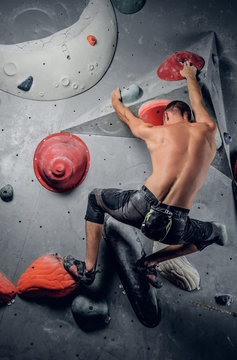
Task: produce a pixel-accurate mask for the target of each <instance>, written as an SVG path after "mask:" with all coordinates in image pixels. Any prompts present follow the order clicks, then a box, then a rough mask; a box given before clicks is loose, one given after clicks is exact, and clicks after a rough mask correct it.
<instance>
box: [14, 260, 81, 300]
mask: <svg viewBox="0 0 237 360" xmlns="http://www.w3.org/2000/svg"><path fill="white" fill-rule="evenodd" d="M78 285H79V282H76V281H75V280H74V279H73V277H72V276H71V275H70V274H69V273H68V272H67V271H66V270H65V268H64V266H63V258H62V257H61V256H59V255H56V254H47V255H43V256H41V257H40V258H38V259H37V260H36V261H35V262H33V264H31V265H30V267H29V268H28V269H27V270H26V271H25V272H24V274H22V275H21V277H20V279H19V281H18V284H17V293H18V295H22V296H24V297H41V296H49V297H53V298H60V297H63V296H66V295H69V294H71V293H72V292H73V291H74V290H75V289H76V288H77V286H78Z"/></svg>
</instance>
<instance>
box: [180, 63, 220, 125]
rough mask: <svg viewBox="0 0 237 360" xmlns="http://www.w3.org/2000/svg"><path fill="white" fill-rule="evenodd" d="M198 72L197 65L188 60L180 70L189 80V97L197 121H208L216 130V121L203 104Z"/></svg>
mask: <svg viewBox="0 0 237 360" xmlns="http://www.w3.org/2000/svg"><path fill="white" fill-rule="evenodd" d="M196 73H197V69H196V67H195V66H192V65H190V63H189V62H188V61H187V62H185V63H184V67H183V70H181V71H180V74H181V75H182V76H183V77H185V78H186V80H187V85H188V91H189V99H190V103H191V107H192V110H193V112H194V116H195V120H196V122H200V123H201V122H203V123H206V124H207V125H208V126H209V127H210V128H211V130H213V131H214V130H216V123H215V121H214V120H213V119H212V118H211V116H210V115H209V114H208V112H207V110H206V109H205V107H204V105H203V100H202V92H201V89H200V86H199V85H198V82H197V79H196Z"/></svg>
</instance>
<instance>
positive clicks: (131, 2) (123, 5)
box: [112, 0, 146, 14]
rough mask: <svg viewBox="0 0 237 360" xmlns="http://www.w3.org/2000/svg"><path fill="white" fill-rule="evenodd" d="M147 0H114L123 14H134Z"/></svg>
mask: <svg viewBox="0 0 237 360" xmlns="http://www.w3.org/2000/svg"><path fill="white" fill-rule="evenodd" d="M145 2H146V0H112V3H113V4H114V6H115V7H116V8H117V9H118V10H119V11H120V12H121V13H123V14H133V13H135V12H137V11H139V10H141V8H142V7H143V6H144V4H145Z"/></svg>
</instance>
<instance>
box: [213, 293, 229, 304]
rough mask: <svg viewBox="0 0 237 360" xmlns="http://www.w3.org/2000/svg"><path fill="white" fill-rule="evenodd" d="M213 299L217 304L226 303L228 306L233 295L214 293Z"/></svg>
mask: <svg viewBox="0 0 237 360" xmlns="http://www.w3.org/2000/svg"><path fill="white" fill-rule="evenodd" d="M215 300H216V303H217V304H218V305H228V306H229V305H230V304H231V303H232V302H233V297H232V296H231V295H229V294H226V295H216V296H215Z"/></svg>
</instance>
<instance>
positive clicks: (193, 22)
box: [0, 0, 237, 360]
mask: <svg viewBox="0 0 237 360" xmlns="http://www.w3.org/2000/svg"><path fill="white" fill-rule="evenodd" d="M92 2H93V1H80V6H79V2H78V3H77V2H76V1H72V0H60V2H59V1H58V0H52V1H50V3H49V2H48V1H46V0H40V1H37V2H36V1H34V0H25V1H24V2H23V1H18V0H15V1H14V0H12V1H11V2H9V1H6V0H2V1H1V4H0V13H1V15H0V16H1V23H0V29H1V31H0V40H1V41H0V43H1V44H4V49H6V48H8V46H12V45H13V44H14V43H15V44H16V43H17V44H19V43H22V42H25V41H27V42H28V41H32V40H35V41H36V42H37V44H38V43H39V40H38V39H44V38H45V37H50V38H52V37H54V35H55V34H57V33H58V32H60V33H61V31H64V30H65V29H67V28H70V29H71V28H73V26H74V24H76V22H77V21H78V19H79V22H80V21H82V23H83V24H85V28H84V29H82V28H81V32H80V34H84V31H85V38H84V40H85V44H86V46H88V49H89V51H91V52H93V53H95V52H96V51H97V50H98V49H99V46H100V45H101V46H102V47H103V46H105V47H106V46H108V43H106V44H104V43H103V44H101V43H100V34H98V33H95V32H92V31H90V32H89V31H86V29H87V27H86V26H87V24H88V22H90V20H92V19H94V21H95V22H96V19H97V16H95V17H93V16H92V17H91V19H86V18H84V15H85V12H87V11H88V7H89V9H91V10H93V9H96V8H97V5H96V4H98V1H94V2H93V4H92ZM100 3H101V9H102V8H103V9H104V10H103V12H104V15H105V14H106V13H108V14H109V15H111V16H109V19H106V20H105V21H104V16H103V14H102V13H101V11H100V9H99V10H98V19H99V18H100V19H101V21H102V25H104V26H102V27H103V30H102V31H107V33H108V34H107V33H106V36H107V35H108V39H109V40H108V41H109V42H110V41H111V45H112V50H111V47H109V52H107V56H108V57H109V56H110V55H111V56H113V55H112V54H114V57H113V60H112V62H110V66H109V64H108V66H109V68H108V71H107V72H106V73H105V74H104V76H103V77H102V78H101V80H100V81H98V82H97V84H96V86H93V87H92V88H90V89H88V91H84V92H81V93H80V94H79V95H78V96H74V97H71V95H69V92H71V94H76V93H77V91H78V90H79V88H78V89H77V90H75V89H73V88H72V87H71V85H72V84H73V82H70V84H69V85H68V86H63V85H62V84H61V83H60V84H59V87H58V88H57V87H54V88H53V89H52V93H53V96H54V97H53V98H51V99H58V97H56V96H57V90H59V89H61V90H63V91H64V94H65V97H67V95H69V96H70V97H67V98H65V99H64V98H63V97H62V99H61V100H57V101H56V100H54V101H45V99H46V93H45V95H44V96H43V97H40V100H42V101H35V100H33V98H26V97H28V96H29V94H30V93H31V91H32V92H33V89H34V87H35V86H36V79H37V76H36V75H35V74H33V73H31V72H28V71H27V73H26V74H24V77H22V78H21V79H20V81H17V82H16V84H15V85H14V86H16V87H17V86H18V85H20V84H21V83H22V82H23V81H24V80H26V79H28V77H29V76H32V77H33V82H32V86H31V89H30V90H29V91H28V92H24V90H20V89H18V90H19V91H21V93H22V94H23V95H24V96H25V97H21V96H14V95H13V94H11V93H9V92H6V91H1V92H0V124H1V126H0V137H1V139H0V140H1V141H0V159H1V160H0V188H2V187H3V186H5V185H7V184H10V185H12V187H13V190H14V195H13V199H12V200H11V201H9V202H4V201H2V199H0V230H1V231H0V272H1V274H3V275H4V276H5V277H6V278H7V279H8V281H9V282H7V283H8V285H9V284H10V285H9V286H10V289H14V290H10V291H15V287H16V286H17V284H18V282H19V279H20V278H21V277H22V276H23V274H25V273H26V272H27V273H28V272H29V273H30V274H33V273H34V270H35V268H34V269H32V266H33V267H34V266H38V261H37V259H41V257H42V256H44V255H46V254H56V253H57V255H55V257H56V256H57V257H58V258H59V259H61V258H60V256H64V255H68V254H72V255H73V256H75V257H77V258H79V259H82V258H84V256H85V249H86V246H85V245H86V244H85V227H84V215H85V211H86V205H87V197H88V193H89V192H90V191H91V190H93V189H94V188H95V187H118V188H123V189H139V188H140V187H141V185H143V183H144V181H145V180H146V178H147V177H148V176H149V175H150V173H151V161H150V158H149V153H148V150H147V148H146V146H145V144H144V143H143V142H142V141H141V140H139V139H136V138H134V137H133V136H131V133H130V132H129V130H128V128H127V127H126V126H125V125H123V124H121V122H120V121H119V120H118V118H117V117H116V116H115V113H114V111H113V108H112V106H111V92H112V90H113V89H114V88H117V87H120V88H121V89H122V90H123V95H124V98H125V96H127V100H128V101H127V103H126V104H127V105H128V106H129V107H130V108H131V110H132V111H133V112H134V113H136V114H138V112H139V109H140V107H141V106H142V105H143V104H144V103H146V102H148V101H150V100H152V99H157V98H159V99H168V100H169V99H170V100H171V99H174V98H180V99H181V100H184V101H188V93H187V87H186V82H185V80H183V81H177V82H175V81H174V82H172V81H171V82H167V81H165V80H161V79H159V78H158V76H157V69H158V67H159V66H160V64H162V62H163V61H164V60H165V59H167V58H168V56H170V55H171V54H173V53H175V52H176V51H191V52H195V53H197V54H199V55H200V56H202V57H203V58H204V59H205V66H206V67H205V66H204V68H203V70H202V72H201V73H200V82H201V84H203V93H204V101H205V105H206V106H207V108H208V110H209V111H210V113H211V114H212V116H214V117H215V119H216V121H217V122H218V125H219V135H220V136H219V138H218V139H217V143H218V151H217V155H216V158H215V160H214V162H213V163H212V166H211V167H210V169H209V172H208V175H207V178H206V181H205V183H204V186H203V187H202V189H201V190H200V191H199V192H198V194H197V196H196V198H195V202H194V204H193V207H192V209H191V212H190V215H191V216H192V217H193V218H196V219H200V220H214V221H219V222H222V223H225V224H226V227H227V232H228V237H229V241H228V244H227V245H226V246H225V247H219V246H218V245H212V246H210V247H208V248H207V249H205V250H204V251H202V252H201V253H196V254H193V255H190V256H187V259H188V261H190V263H191V264H192V265H193V267H194V268H195V269H196V270H197V272H198V274H199V276H200V289H199V290H197V289H195V290H193V291H185V290H183V289H181V288H180V287H179V286H176V285H175V284H174V283H172V282H170V281H169V280H168V279H166V278H162V281H163V283H164V285H163V288H161V289H159V290H157V294H158V297H159V303H160V308H161V321H160V323H159V325H158V326H156V327H154V328H153V329H151V328H147V327H145V326H144V325H143V324H142V323H141V322H140V321H139V320H138V318H137V316H136V315H135V313H134V311H133V309H132V307H131V305H130V302H129V300H128V297H127V294H126V291H125V289H124V288H123V285H122V283H121V281H120V278H119V277H118V273H117V270H116V268H115V266H114V263H113V260H112V259H111V256H110V255H111V254H110V251H109V249H108V248H107V246H106V244H105V241H102V243H101V249H100V254H99V259H98V269H99V270H100V272H99V273H98V274H97V275H98V276H97V278H96V281H95V283H94V285H93V287H91V288H89V289H84V290H83V291H82V289H80V287H79V286H78V289H77V291H79V294H80V295H81V297H79V298H78V297H75V296H74V295H73V294H71V295H69V296H68V297H66V298H58V299H37V300H36V299H31V300H28V299H26V298H23V297H20V296H19V295H16V296H15V299H14V300H15V302H14V301H11V302H10V305H9V306H8V305H7V304H4V305H1V306H0V349H1V355H0V357H1V359H3V360H8V359H12V360H30V359H45V360H48V359H54V358H55V359H58V360H61V359H65V358H67V359H80V360H83V359H85V358H88V359H90V360H96V359H97V360H98V359H103V360H114V359H117V360H120V359H125V358H126V359H128V360H134V359H137V360H145V359H165V360H171V359H172V360H180V359H183V360H190V359H193V360H212V359H213V360H214V359H215V360H223V358H228V359H229V360H232V359H233V360H235V358H236V348H237V342H236V331H237V325H236V313H237V307H236V304H237V300H236V299H237V293H236V280H235V279H236V261H237V259H236V232H237V224H236V223H237V222H236V209H235V203H234V198H233V192H232V188H231V178H232V173H231V169H230V163H229V156H230V158H231V154H232V153H233V152H234V151H236V150H237V142H236V133H237V127H236V118H235V115H234V114H235V113H236V111H237V103H236V101H235V97H236V93H237V88H236V82H235V79H236V77H237V66H236V62H235V59H236V56H237V47H236V38H237V34H236V26H235V23H236V19H235V14H236V3H235V2H234V1H232V0H231V1H229V2H228V3H226V4H224V3H223V2H215V3H214V2H206V1H204V0H199V1H196V0H195V1H194V2H192V3H191V4H190V1H187V0H184V1H183V2H182V4H180V5H179V6H177V2H175V1H174V0H170V1H169V2H161V1H157V0H149V1H146V2H144V1H143V2H138V3H137V5H139V4H142V3H143V4H142V7H141V9H139V10H140V11H137V12H134V13H132V14H125V13H122V12H120V11H119V10H118V9H117V7H114V8H112V2H111V3H110V2H106V1H100ZM117 3H118V2H117ZM120 4H122V1H121V2H120ZM131 4H132V2H130V5H131ZM134 4H135V2H134ZM104 5H106V6H105V7H104ZM107 5H108V7H107ZM139 6H140V5H139ZM26 7H28V8H26ZM40 8H43V9H44V11H39V9H40ZM27 9H28V10H27ZM111 9H113V11H112V10H111ZM96 11H97V10H96ZM111 11H112V12H111ZM114 13H115V14H116V22H117V26H118V39H117V29H116V28H115V25H112V23H111V21H114ZM12 14H14V16H13V15H12ZM83 14H84V15H83ZM28 15H29V16H28ZM90 15H95V13H91V12H90ZM88 16H89V15H88ZM33 18H34V21H33V20H32V19H33ZM83 19H84V20H83ZM107 21H108V22H109V24H110V25H109V27H107ZM92 24H93V21H92V22H91V26H92ZM105 25H106V26H105ZM88 27H90V25H89V26H88ZM108 29H109V31H108ZM112 31H115V32H116V34H115V35H116V36H115V37H114V38H115V39H116V40H118V42H117V47H116V48H115V49H114V48H113V42H112V37H110V36H111V32H112ZM210 31H211V32H210ZM69 33H70V32H69ZM213 33H215V36H214V34H213ZM88 35H91V36H92V37H95V38H96V39H95V40H96V42H95V41H94V40H93V38H90V39H89V40H90V41H91V43H90V42H89V41H88V39H87V36H88ZM28 36H29V37H28ZM73 39H75V38H73V37H72V38H71V40H72V41H73ZM106 39H107V37H106ZM55 40H56V39H55ZM68 40H69V39H68ZM84 40H83V41H84ZM66 44H67V45H68V44H69V43H66ZM93 44H94V46H93ZM115 45H116V43H115ZM214 45H215V46H216V47H215V46H214ZM37 46H38V45H37ZM50 46H51V45H50V44H49V49H47V51H48V50H50ZM58 46H59V48H58V50H59V49H60V50H59V52H60V56H61V55H62V57H63V59H64V60H63V61H65V62H64V64H65V65H66V67H65V68H64V69H68V67H67V66H69V64H70V62H71V61H74V60H75V61H76V57H75V58H74V57H71V59H67V56H66V55H67V52H66V48H64V50H65V53H64V52H63V50H62V47H60V46H61V45H60V44H58ZM14 48H15V47H14ZM68 49H69V47H68ZM70 49H71V48H70ZM70 49H69V50H70ZM110 50H111V51H113V52H111V53H110ZM4 51H5V50H4ZM114 51H115V52H114ZM19 52H20V53H21V52H22V53H24V51H23V50H22V49H19ZM65 54H66V55H65ZM71 55H72V54H71V53H70V56H71ZM212 55H214V56H212ZM75 56H76V55H75ZM216 56H218V60H219V61H218V60H217V57H216ZM102 57H103V55H102ZM106 58H107V57H106ZM111 59H112V58H111ZM107 60H108V58H107ZM1 61H2V59H1ZM80 61H81V59H79V60H78V63H79V62H80ZM101 61H102V59H101ZM217 62H218V66H217ZM4 64H5V62H4ZM59 64H60V63H59ZM98 64H100V63H99V62H98ZM29 66H30V65H29ZM45 67H46V65H43V64H42V69H43V70H44V69H45ZM28 69H29V67H28V68H27V70H28ZM87 69H88V68H86V71H88V70H87ZM209 70H210V74H212V75H211V78H209V75H208V74H209ZM8 71H11V67H9V68H8ZM12 71H13V70H12ZM54 71H56V72H57V71H58V67H57V61H55V62H54V66H53V70H52V74H51V73H50V76H51V75H53V74H54ZM101 74H102V73H101ZM201 74H206V76H207V77H206V78H202V77H201ZM78 75H79V74H78ZM16 76H17V74H16V75H6V74H5V73H4V70H3V67H2V72H1V75H0V80H1V83H0V84H1V85H3V84H4V81H5V79H6V78H7V79H9V81H10V80H12V81H13V78H14V77H16ZM50 76H49V78H50ZM61 76H62V77H65V76H68V75H67V74H66V75H65V73H64V72H63V71H62V70H61V71H60V79H61ZM91 76H92V75H91ZM218 76H219V77H220V78H219V77H218ZM92 77H93V76H92ZM213 77H214V78H213ZM70 79H71V78H70ZM44 80H45V81H46V82H47V81H48V78H44ZM219 80H221V88H220V85H219ZM73 81H74V80H73ZM7 84H8V81H7ZM29 84H30V81H29ZM50 84H51V82H50ZM78 84H79V83H78ZM212 86H213V89H212V88H210V87H212ZM131 88H132V89H134V92H135V93H136V96H137V97H136V96H135V98H132V99H131V98H129V99H128V93H129V94H130V92H129V90H128V89H130V90H131ZM35 89H36V87H35ZM5 90H6V89H5ZM18 90H17V91H18ZM49 90H50V87H49ZM220 90H221V91H220ZM39 91H41V90H39ZM42 91H44V90H42ZM50 91H51V90H50ZM37 94H38V92H37ZM77 94H78V93H77ZM19 95H20V94H19ZM65 130H67V132H68V133H71V134H73V135H75V136H77V137H79V138H80V139H81V141H83V142H84V143H85V144H86V147H87V148H88V151H89V154H90V166H89V169H88V172H87V175H86V177H85V179H84V181H83V182H82V183H80V185H79V186H77V187H76V188H75V189H74V190H72V191H69V192H65V193H58V192H53V191H49V190H48V189H47V188H45V187H44V186H42V185H41V183H40V182H39V181H38V180H37V176H36V175H35V172H34V168H33V161H34V154H35V151H36V149H37V146H38V145H39V144H40V143H41V141H42V140H43V139H46V138H47V137H48V136H50V135H52V134H55V133H61V132H63V131H65ZM224 132H227V133H229V134H230V135H231V137H232V142H231V143H230V144H229V145H227V144H224V141H225V139H224V137H223V133H224ZM137 237H139V239H140V240H141V242H142V244H143V245H144V249H145V251H146V252H147V253H149V252H151V251H152V247H153V243H152V241H150V240H149V241H147V239H146V238H145V237H144V236H143V235H142V234H141V233H140V232H139V231H138V230H137ZM41 264H42V262H41ZM52 265H53V264H52ZM39 274H41V271H39ZM46 278H47V282H48V283H49V284H50V283H51V277H49V276H47V277H46ZM0 280H1V279H0ZM198 280H199V279H198ZM20 284H21V283H19V285H20ZM31 285H32V284H30V286H31ZM196 287H198V286H196ZM38 288H39V289H42V288H41V287H40V286H39V287H38ZM67 289H68V288H66V291H67ZM0 290H1V288H0ZM18 290H21V289H20V288H19V287H18ZM4 291H5V290H4ZM80 292H81V293H80ZM47 293H50V290H49V291H48V290H47ZM12 294H13V295H15V294H14V293H12ZM10 295H11V294H10ZM13 295H11V296H12V297H13ZM60 295H61V290H60ZM219 295H229V296H231V299H232V300H233V301H232V302H231V303H230V304H229V305H220V304H219V303H217V302H216V296H219ZM83 296H84V299H87V305H86V306H87V310H88V312H89V314H90V315H91V316H93V311H95V312H96V311H97V313H98V307H100V309H101V308H103V321H102V322H103V326H101V327H100V326H99V322H98V329H96V330H95V329H94V330H93V331H89V330H88V329H86V328H85V327H83V324H82V323H81V320H80V314H81V312H82V307H83V306H84V304H85V302H83V303H82V300H83ZM88 299H91V301H88ZM80 301H81V302H80ZM78 307H79V308H78ZM80 311H81V312H80ZM90 321H91V318H90ZM84 323H85V321H84ZM92 325H94V324H93V321H92Z"/></svg>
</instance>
